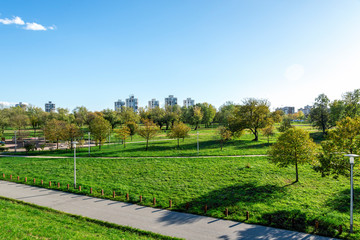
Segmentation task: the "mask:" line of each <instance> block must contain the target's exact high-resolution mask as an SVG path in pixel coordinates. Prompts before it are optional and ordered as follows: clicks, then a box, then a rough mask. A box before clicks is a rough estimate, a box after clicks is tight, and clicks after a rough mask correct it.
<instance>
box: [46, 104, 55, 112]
mask: <svg viewBox="0 0 360 240" xmlns="http://www.w3.org/2000/svg"><path fill="white" fill-rule="evenodd" d="M54 111H55V103H52V102H51V101H49V102H48V103H45V112H54Z"/></svg>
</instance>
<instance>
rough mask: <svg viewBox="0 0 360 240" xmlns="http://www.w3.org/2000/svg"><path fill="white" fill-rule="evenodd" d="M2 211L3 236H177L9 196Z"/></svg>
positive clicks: (1, 202)
mask: <svg viewBox="0 0 360 240" xmlns="http://www.w3.org/2000/svg"><path fill="white" fill-rule="evenodd" d="M0 211H1V214H0V222H1V231H0V238H1V239H134V240H135V239H173V238H170V237H165V236H160V235H158V234H154V233H150V232H145V231H141V230H137V229H133V228H130V227H123V226H117V225H115V224H110V223H105V222H101V221H96V220H91V219H88V218H83V217H79V216H73V215H70V214H65V213H61V212H58V211H55V210H51V209H47V208H43V207H38V206H35V205H32V204H24V203H21V202H18V201H13V200H9V199H0Z"/></svg>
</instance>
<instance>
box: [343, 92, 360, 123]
mask: <svg viewBox="0 0 360 240" xmlns="http://www.w3.org/2000/svg"><path fill="white" fill-rule="evenodd" d="M343 101H344V103H345V116H347V117H351V118H354V117H356V116H359V115H360V89H355V90H354V91H353V92H346V93H345V94H344V95H343Z"/></svg>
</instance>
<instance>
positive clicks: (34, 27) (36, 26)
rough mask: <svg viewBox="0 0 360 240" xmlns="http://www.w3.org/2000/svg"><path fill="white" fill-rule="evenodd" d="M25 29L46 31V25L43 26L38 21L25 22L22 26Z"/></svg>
mask: <svg viewBox="0 0 360 240" xmlns="http://www.w3.org/2000/svg"><path fill="white" fill-rule="evenodd" d="M24 29H26V30H34V31H46V30H47V29H46V27H44V26H43V25H41V24H38V23H34V22H33V23H28V22H27V23H26V27H24Z"/></svg>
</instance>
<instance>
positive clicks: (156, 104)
mask: <svg viewBox="0 0 360 240" xmlns="http://www.w3.org/2000/svg"><path fill="white" fill-rule="evenodd" d="M159 106H160V105H159V101H158V100H156V99H155V98H153V99H151V101H149V102H148V107H149V109H153V108H156V107H159Z"/></svg>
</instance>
